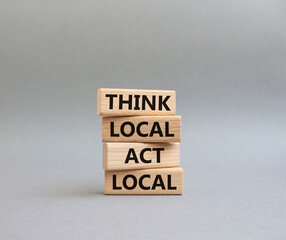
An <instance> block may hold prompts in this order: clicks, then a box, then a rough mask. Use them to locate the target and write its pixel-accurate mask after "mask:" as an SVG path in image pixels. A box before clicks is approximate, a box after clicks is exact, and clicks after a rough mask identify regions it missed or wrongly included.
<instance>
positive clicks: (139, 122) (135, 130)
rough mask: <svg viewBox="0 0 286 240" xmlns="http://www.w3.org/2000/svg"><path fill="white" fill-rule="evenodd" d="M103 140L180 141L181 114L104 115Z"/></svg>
mask: <svg viewBox="0 0 286 240" xmlns="http://www.w3.org/2000/svg"><path fill="white" fill-rule="evenodd" d="M142 134H143V135H144V136H142ZM102 141H103V142H180V141H181V116H136V117H103V118H102Z"/></svg>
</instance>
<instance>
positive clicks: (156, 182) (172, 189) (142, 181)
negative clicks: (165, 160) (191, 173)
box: [104, 168, 183, 194]
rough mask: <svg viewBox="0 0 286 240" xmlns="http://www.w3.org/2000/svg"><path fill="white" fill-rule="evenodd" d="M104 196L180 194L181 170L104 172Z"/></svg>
mask: <svg viewBox="0 0 286 240" xmlns="http://www.w3.org/2000/svg"><path fill="white" fill-rule="evenodd" d="M104 193H105V194H182V193H183V169H182V168H157V169H144V170H131V171H105V189H104Z"/></svg>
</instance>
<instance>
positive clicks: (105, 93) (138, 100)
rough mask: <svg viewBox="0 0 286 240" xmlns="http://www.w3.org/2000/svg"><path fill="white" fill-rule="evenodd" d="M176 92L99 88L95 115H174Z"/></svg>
mask: <svg viewBox="0 0 286 240" xmlns="http://www.w3.org/2000/svg"><path fill="white" fill-rule="evenodd" d="M175 114H176V92H175V91H165V90H138V89H116V88H99V89H98V90H97V115H101V116H127V115H129V116H131V115H133V116H134V115H175Z"/></svg>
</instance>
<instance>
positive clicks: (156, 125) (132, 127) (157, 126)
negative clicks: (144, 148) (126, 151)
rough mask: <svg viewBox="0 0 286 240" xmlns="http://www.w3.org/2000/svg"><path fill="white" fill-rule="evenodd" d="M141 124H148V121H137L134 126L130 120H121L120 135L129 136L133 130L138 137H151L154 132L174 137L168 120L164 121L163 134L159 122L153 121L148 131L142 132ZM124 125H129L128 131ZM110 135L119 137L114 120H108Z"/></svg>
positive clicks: (161, 135) (132, 133) (162, 135)
mask: <svg viewBox="0 0 286 240" xmlns="http://www.w3.org/2000/svg"><path fill="white" fill-rule="evenodd" d="M143 125H147V126H148V125H149V123H148V122H145V121H143V122H139V123H138V124H137V126H135V125H134V124H133V123H132V122H123V123H122V124H121V126H120V133H121V135H123V136H124V137H131V136H133V135H134V133H135V131H136V133H137V135H138V136H140V137H153V136H154V134H158V135H159V136H160V137H164V135H165V137H174V136H175V135H174V134H173V133H170V130H169V128H170V124H169V122H165V129H164V130H165V131H164V134H163V131H162V128H161V126H160V123H159V122H153V125H152V128H151V130H150V133H143V132H142V131H141V127H142V126H143ZM126 126H129V128H130V131H129V132H127V131H126ZM110 136H111V137H119V133H115V130H114V122H110Z"/></svg>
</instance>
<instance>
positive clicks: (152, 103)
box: [105, 94, 171, 111]
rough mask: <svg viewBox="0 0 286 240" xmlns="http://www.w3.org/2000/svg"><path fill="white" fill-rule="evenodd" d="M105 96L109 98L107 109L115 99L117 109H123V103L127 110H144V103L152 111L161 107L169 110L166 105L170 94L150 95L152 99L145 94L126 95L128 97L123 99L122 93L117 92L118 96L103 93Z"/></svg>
mask: <svg viewBox="0 0 286 240" xmlns="http://www.w3.org/2000/svg"><path fill="white" fill-rule="evenodd" d="M105 97H107V98H109V109H113V102H114V101H115V100H116V101H118V103H119V104H118V107H119V109H123V104H127V105H128V110H132V109H133V110H146V105H148V106H149V108H150V109H151V110H153V111H155V110H159V111H162V110H163V107H164V108H165V109H166V111H171V110H170V108H169V106H168V105H167V101H168V99H169V98H170V97H171V96H165V98H164V99H163V96H156V95H152V100H150V99H149V98H148V96H147V95H128V99H123V95H122V94H119V98H118V94H105ZM157 98H158V100H157ZM140 107H141V109H140Z"/></svg>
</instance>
